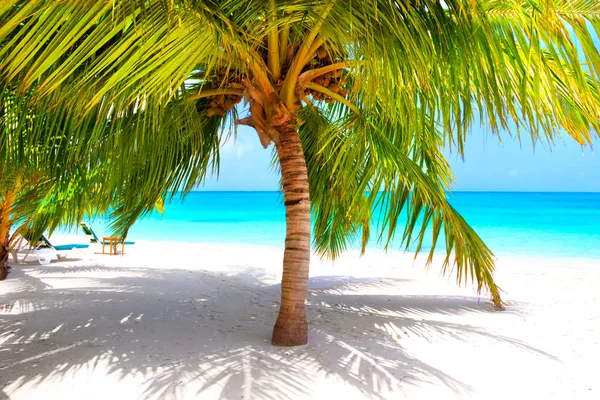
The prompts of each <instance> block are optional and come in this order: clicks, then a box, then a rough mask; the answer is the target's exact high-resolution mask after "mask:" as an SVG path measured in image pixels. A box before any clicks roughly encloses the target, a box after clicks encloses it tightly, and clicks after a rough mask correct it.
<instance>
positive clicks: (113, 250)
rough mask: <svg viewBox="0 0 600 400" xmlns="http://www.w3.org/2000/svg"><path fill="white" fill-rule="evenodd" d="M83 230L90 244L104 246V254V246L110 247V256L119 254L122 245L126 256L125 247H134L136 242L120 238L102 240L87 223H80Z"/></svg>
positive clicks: (104, 238)
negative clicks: (119, 247)
mask: <svg viewBox="0 0 600 400" xmlns="http://www.w3.org/2000/svg"><path fill="white" fill-rule="evenodd" d="M79 225H80V226H81V229H82V230H83V232H84V233H85V236H86V237H87V238H88V239H89V241H90V243H98V244H101V245H102V254H104V246H108V248H109V254H111V255H112V254H117V245H118V244H121V246H122V254H125V245H132V244H135V242H131V241H125V240H123V239H122V238H118V237H103V238H102V240H100V239H99V238H98V235H96V232H94V230H93V229H92V227H91V226H90V224H88V223H87V222H81V223H79Z"/></svg>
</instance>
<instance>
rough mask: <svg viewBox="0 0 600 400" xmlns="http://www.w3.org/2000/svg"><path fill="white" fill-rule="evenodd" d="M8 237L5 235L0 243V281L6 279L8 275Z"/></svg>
mask: <svg viewBox="0 0 600 400" xmlns="http://www.w3.org/2000/svg"><path fill="white" fill-rule="evenodd" d="M9 238H10V236H9V235H8V234H6V235H5V236H4V238H2V239H1V242H0V281H3V280H5V279H6V276H7V275H8V255H9V254H10V252H9V249H8V240H9Z"/></svg>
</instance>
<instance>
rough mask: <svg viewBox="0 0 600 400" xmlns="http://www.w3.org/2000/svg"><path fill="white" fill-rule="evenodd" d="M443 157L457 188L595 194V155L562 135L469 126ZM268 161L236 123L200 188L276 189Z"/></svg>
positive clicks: (598, 170)
mask: <svg viewBox="0 0 600 400" xmlns="http://www.w3.org/2000/svg"><path fill="white" fill-rule="evenodd" d="M599 143H600V141H599ZM448 159H449V160H450V161H451V164H452V167H453V171H454V174H455V175H456V182H455V185H454V187H453V189H454V190H457V191H460V190H467V191H552V192H562V191H566V192H600V155H598V154H595V153H594V152H593V151H592V150H591V149H590V148H589V147H588V148H583V149H582V148H581V146H579V145H578V144H577V143H576V142H575V141H574V140H573V139H571V138H569V137H568V136H566V135H565V137H564V138H563V140H562V141H558V142H557V143H556V145H555V146H554V147H553V148H548V147H547V146H543V145H541V144H538V145H536V147H535V149H534V148H533V146H532V144H531V141H530V140H529V138H524V140H523V143H522V144H519V142H518V141H516V140H515V139H513V138H511V137H510V136H509V135H508V134H502V143H500V142H499V140H498V138H497V137H494V136H492V135H491V133H489V132H484V131H483V130H482V129H477V128H475V129H474V130H473V132H472V133H471V135H470V136H469V138H468V139H467V145H466V150H465V159H464V161H463V160H462V159H460V158H458V157H457V156H456V155H452V154H449V153H448ZM270 162H271V149H270V148H269V149H267V150H264V149H263V148H262V146H261V145H260V143H259V141H258V137H257V136H256V133H255V132H254V131H253V130H251V129H248V128H245V127H242V128H240V130H239V132H238V137H237V140H236V141H235V142H234V141H233V140H230V141H229V142H228V143H227V144H226V145H225V146H224V147H223V149H222V152H221V172H220V176H219V179H218V180H217V179H216V178H215V177H213V178H211V179H209V180H208V181H207V182H206V183H205V185H204V186H203V187H202V188H201V189H200V190H277V189H278V179H279V178H278V176H277V175H276V174H275V173H274V172H273V170H272V169H271V168H270Z"/></svg>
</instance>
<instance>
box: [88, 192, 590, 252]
mask: <svg viewBox="0 0 600 400" xmlns="http://www.w3.org/2000/svg"><path fill="white" fill-rule="evenodd" d="M449 199H450V202H451V204H452V205H453V206H454V207H455V208H456V209H457V210H458V211H459V212H460V213H461V214H462V215H463V217H465V219H466V220H467V221H468V222H469V224H470V225H471V226H472V227H473V228H475V230H476V231H477V233H478V234H479V235H480V236H481V237H482V238H483V239H484V241H485V242H486V243H487V244H488V245H489V246H490V248H491V249H492V250H493V251H494V253H495V254H497V255H528V256H560V257H588V258H599V259H600V193H530V192H527V193H512V192H510V193H502V192H455V193H452V194H450V195H449ZM92 224H93V227H94V229H95V230H96V231H97V233H98V234H99V235H102V234H103V233H105V232H107V224H106V221H102V220H96V221H93V222H92ZM284 238H285V210H284V207H283V204H282V197H281V194H280V193H278V192H192V193H190V194H188V196H187V197H186V198H185V199H184V200H183V201H181V200H179V198H177V197H176V199H175V200H174V201H173V202H172V203H170V204H168V205H167V206H166V209H165V213H164V215H161V214H159V213H153V214H151V215H148V216H146V217H145V218H143V219H141V220H139V221H138V222H137V223H136V224H135V225H134V226H133V228H132V229H131V231H130V233H129V237H128V239H130V240H160V241H179V242H219V243H248V244H260V245H268V246H283V243H284ZM438 246H439V244H438ZM370 247H372V248H377V247H381V246H379V245H378V244H377V243H376V242H375V241H372V242H371V244H370ZM395 248H398V246H396V247H395ZM438 249H439V250H440V251H443V247H441V246H440V247H439V248H438Z"/></svg>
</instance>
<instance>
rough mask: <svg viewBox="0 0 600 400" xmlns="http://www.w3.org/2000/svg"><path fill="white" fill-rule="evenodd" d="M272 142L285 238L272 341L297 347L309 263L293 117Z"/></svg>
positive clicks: (304, 189) (303, 181)
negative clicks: (278, 306)
mask: <svg viewBox="0 0 600 400" xmlns="http://www.w3.org/2000/svg"><path fill="white" fill-rule="evenodd" d="M277 131H278V132H279V144H277V145H276V149H277V155H278V157H279V164H280V167H281V176H282V182H283V195H284V201H285V218H286V237H285V251H284V254H283V277H282V280H281V306H280V308H279V315H278V317H277V322H275V328H274V329H273V339H272V343H273V344H274V345H276V346H299V345H303V344H306V343H308V324H307V322H306V311H305V307H304V302H305V299H306V291H307V289H308V269H309V263H310V229H311V227H310V195H309V189H308V171H307V169H306V160H305V157H304V151H303V150H302V143H301V142H300V137H299V136H298V127H297V124H296V119H295V118H294V117H290V119H289V120H288V121H287V122H286V123H285V124H284V125H282V126H279V127H277Z"/></svg>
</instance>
